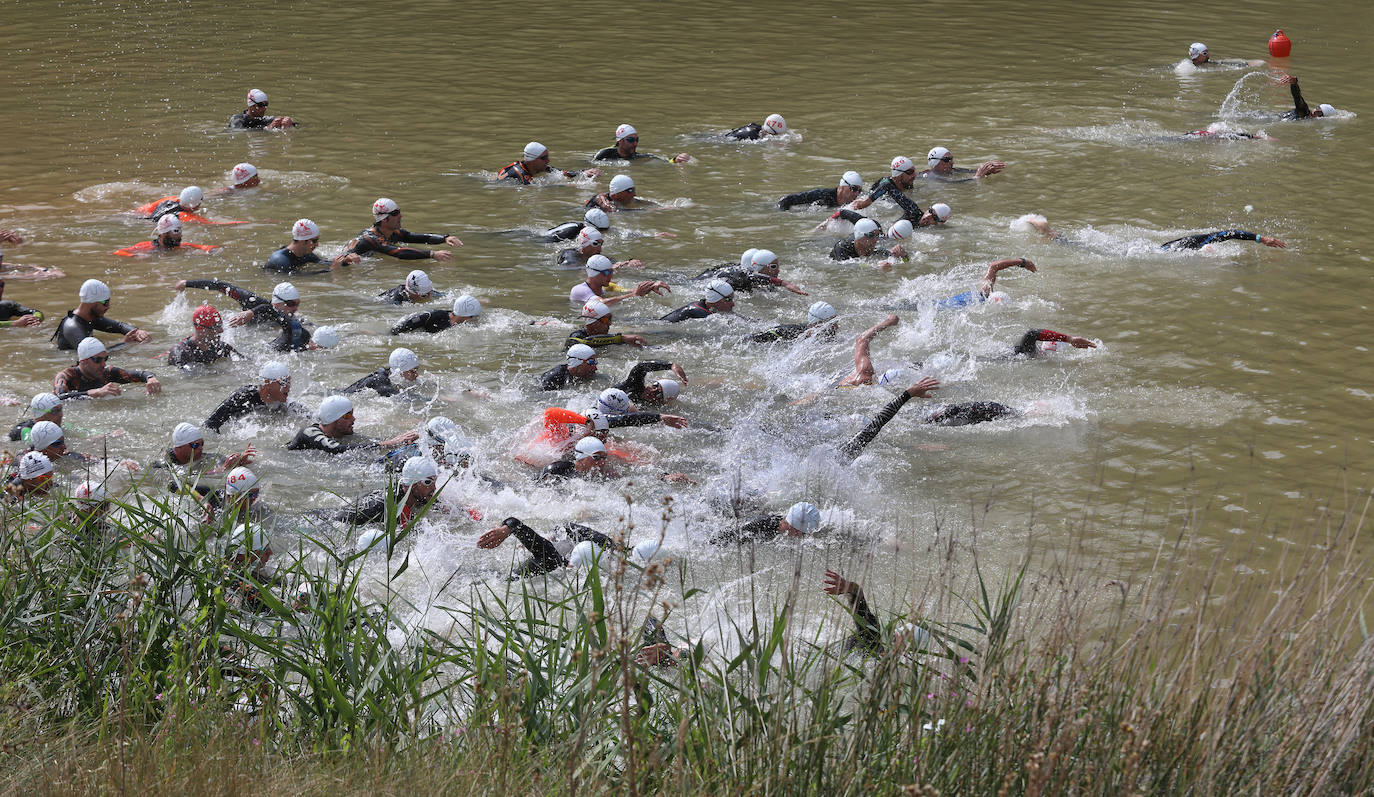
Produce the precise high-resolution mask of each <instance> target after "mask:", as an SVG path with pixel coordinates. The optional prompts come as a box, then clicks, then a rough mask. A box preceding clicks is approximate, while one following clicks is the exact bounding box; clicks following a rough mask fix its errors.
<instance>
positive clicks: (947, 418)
mask: <svg viewBox="0 0 1374 797" xmlns="http://www.w3.org/2000/svg"><path fill="white" fill-rule="evenodd" d="M1020 414H1021V413H1020V412H1018V411H1017V410H1014V409H1012V408H1011V407H1008V406H1007V405H1005V404H999V403H997V402H996V401H962V402H959V403H957V404H946V405H945V406H943V407H938V408H936V409H934V410H931V411H930V412H928V413H926V415H925V417H923V418H922V419H921V423H924V424H928V425H931V426H972V425H973V424H977V423H988V422H989V421H995V420H998V419H999V418H1007V417H1016V416H1019V415H1020Z"/></svg>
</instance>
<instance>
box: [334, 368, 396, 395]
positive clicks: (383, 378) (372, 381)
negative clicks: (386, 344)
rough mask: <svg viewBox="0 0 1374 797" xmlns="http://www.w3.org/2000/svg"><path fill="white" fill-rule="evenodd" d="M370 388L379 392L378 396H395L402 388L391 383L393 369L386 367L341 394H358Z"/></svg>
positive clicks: (360, 380)
mask: <svg viewBox="0 0 1374 797" xmlns="http://www.w3.org/2000/svg"><path fill="white" fill-rule="evenodd" d="M368 388H371V389H372V390H375V391H377V395H379V396H394V395H396V394H397V393H400V392H401V388H399V387H397V386H396V383H395V382H392V381H391V367H390V366H386V365H384V366H382V367H381V368H378V369H377V370H375V371H373V372H372V373H370V374H368V375H367V376H365V377H363V378H362V379H359V380H358V381H356V382H354V383H353V384H351V385H349V386H348V387H346V388H344V389H343V390H340V391H339V392H340V393H343V394H345V395H347V394H350V393H358V392H361V391H363V390H367V389H368Z"/></svg>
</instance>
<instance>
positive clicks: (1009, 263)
mask: <svg viewBox="0 0 1374 797" xmlns="http://www.w3.org/2000/svg"><path fill="white" fill-rule="evenodd" d="M1017 266H1020V267H1021V268H1024V269H1025V270H1027V271H1035V264H1034V263H1032V262H1031V261H1030V260H1027V259H1026V258H1024V257H1009V258H1007V259H1005V260H994V261H993V262H991V263H989V264H988V270H987V273H985V274H984V275H983V279H982V280H980V281H979V282H978V293H980V294H982V296H983V298H984V299H986V298H988V295H989V294H991V293H992V286H994V285H996V284H997V272H999V271H1002V270H1003V269H1008V268H1015V267H1017Z"/></svg>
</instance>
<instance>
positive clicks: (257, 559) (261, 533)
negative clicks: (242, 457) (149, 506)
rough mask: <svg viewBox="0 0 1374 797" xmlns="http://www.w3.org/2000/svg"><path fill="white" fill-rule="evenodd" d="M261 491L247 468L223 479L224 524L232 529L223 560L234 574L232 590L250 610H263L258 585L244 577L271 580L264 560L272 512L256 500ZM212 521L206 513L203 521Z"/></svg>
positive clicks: (269, 544) (268, 556)
mask: <svg viewBox="0 0 1374 797" xmlns="http://www.w3.org/2000/svg"><path fill="white" fill-rule="evenodd" d="M261 492H262V484H261V483H260V482H259V481H258V477H257V475H256V474H254V473H253V471H251V470H249V469H248V468H245V467H237V468H234V469H233V470H231V471H229V473H228V474H227V475H226V476H225V477H224V498H225V507H224V509H225V512H226V514H227V515H228V517H229V518H230V519H229V520H226V521H225V523H226V524H227V525H228V526H229V528H232V529H233V531H232V532H230V534H229V535H228V539H227V540H226V541H225V557H226V558H227V559H228V560H229V564H230V566H231V568H232V569H233V571H234V572H233V573H231V574H230V578H231V583H232V588H233V589H234V591H235V592H237V593H238V594H239V596H240V599H241V600H242V602H243V606H244V608H249V609H254V608H263V607H262V604H261V597H260V592H259V588H258V586H257V585H255V584H253V583H251V582H249V581H247V580H245V578H244V576H247V575H251V576H253V577H254V578H256V579H259V580H263V581H267V580H269V579H270V573H269V572H268V570H267V561H268V560H269V559H271V558H272V541H271V539H270V538H269V537H268V535H267V529H268V528H270V527H271V526H273V525H275V523H274V514H273V512H272V510H271V509H270V508H268V506H267V505H266V504H265V503H263V502H262V501H261V500H259V495H260V493H261ZM212 519H213V518H212V516H211V514H210V512H209V510H207V512H206V521H207V522H208V521H210V520H212Z"/></svg>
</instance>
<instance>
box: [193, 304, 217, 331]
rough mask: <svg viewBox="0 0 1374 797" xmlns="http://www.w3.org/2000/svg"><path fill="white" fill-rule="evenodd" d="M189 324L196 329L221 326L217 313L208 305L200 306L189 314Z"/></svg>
mask: <svg viewBox="0 0 1374 797" xmlns="http://www.w3.org/2000/svg"><path fill="white" fill-rule="evenodd" d="M191 323H192V324H193V325H194V326H195V327H196V328H198V329H214V328H215V327H217V326H221V325H222V324H223V320H222V319H221V318H220V317H219V311H218V310H216V309H215V308H213V307H211V306H210V305H208V304H202V305H201V306H200V307H197V308H196V311H195V312H194V313H191Z"/></svg>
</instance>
